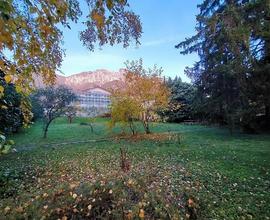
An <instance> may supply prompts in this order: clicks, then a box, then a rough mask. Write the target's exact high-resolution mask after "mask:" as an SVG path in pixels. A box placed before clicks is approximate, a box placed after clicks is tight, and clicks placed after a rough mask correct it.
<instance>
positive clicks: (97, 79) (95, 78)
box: [35, 69, 124, 92]
mask: <svg viewBox="0 0 270 220" xmlns="http://www.w3.org/2000/svg"><path fill="white" fill-rule="evenodd" d="M123 79H124V70H123V69H120V70H119V71H118V72H112V71H108V70H105V69H99V70H95V71H88V72H82V73H77V74H74V75H70V76H63V75H57V78H56V85H64V86H67V87H69V88H72V89H73V90H74V91H75V92H81V91H83V90H86V89H90V88H94V87H100V88H103V89H107V90H110V89H114V88H116V87H119V86H121V85H122V84H123ZM35 81H36V86H37V87H42V82H41V80H40V79H39V80H35Z"/></svg>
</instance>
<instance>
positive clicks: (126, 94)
mask: <svg viewBox="0 0 270 220" xmlns="http://www.w3.org/2000/svg"><path fill="white" fill-rule="evenodd" d="M161 73H162V68H158V67H157V66H154V67H153V68H149V69H145V68H144V66H143V61H142V59H140V60H137V61H131V62H130V61H127V62H126V72H125V79H124V87H123V88H120V89H117V90H116V91H114V92H113V99H115V100H116V101H114V102H113V103H112V104H115V105H120V104H121V103H122V102H124V103H126V104H127V103H128V106H129V107H131V106H132V109H130V108H117V107H115V106H112V109H113V110H114V109H118V110H120V109H121V110H122V111H124V112H122V113H121V114H124V115H126V116H127V115H131V116H132V117H133V116H137V115H139V120H140V121H141V122H142V124H143V126H144V129H145V132H146V133H150V128H149V123H150V121H151V120H153V118H154V113H157V111H158V110H160V109H162V108H165V107H167V105H168V97H169V90H168V88H167V86H166V85H165V82H164V79H163V78H162V77H161ZM130 111H133V112H130ZM112 113H114V114H115V115H117V114H119V113H118V111H116V112H114V111H113V112H112ZM114 117H115V116H114V115H112V118H114Z"/></svg>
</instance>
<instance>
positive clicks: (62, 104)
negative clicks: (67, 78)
mask: <svg viewBox="0 0 270 220" xmlns="http://www.w3.org/2000/svg"><path fill="white" fill-rule="evenodd" d="M75 100H76V95H75V94H74V93H73V92H72V91H71V90H70V89H68V88H66V87H63V86H60V87H47V88H42V89H39V90H37V91H36V92H35V93H34V95H33V98H32V102H34V103H36V104H35V106H36V107H38V108H40V109H42V118H43V120H44V135H43V137H44V138H46V137H47V132H48V128H49V125H50V124H51V122H52V121H53V120H55V119H56V118H58V117H60V116H63V115H64V114H65V113H66V112H67V111H69V108H70V104H71V103H72V102H73V101H75Z"/></svg>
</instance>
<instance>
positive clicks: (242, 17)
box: [176, 0, 270, 131]
mask: <svg viewBox="0 0 270 220" xmlns="http://www.w3.org/2000/svg"><path fill="white" fill-rule="evenodd" d="M199 8H200V13H199V14H198V16H197V27H196V30H197V34H196V35H195V36H193V37H191V38H187V39H186V40H185V41H183V42H181V43H180V44H178V45H177V46H176V47H177V48H180V49H182V51H181V53H182V54H188V53H193V52H196V53H198V54H199V57H200V61H199V62H197V63H196V64H195V65H194V66H193V68H187V69H186V74H187V75H188V76H189V77H191V79H192V80H193V82H194V83H195V85H196V86H197V87H198V93H197V99H196V100H197V104H198V106H200V111H201V114H202V115H204V117H206V118H208V119H209V120H211V121H215V122H219V123H220V124H228V125H229V128H230V130H231V131H232V129H233V127H234V124H235V123H236V124H240V125H241V126H242V127H243V128H244V129H246V130H249V131H255V130H257V129H258V128H262V127H263V126H262V125H260V123H259V116H263V117H264V118H265V119H266V121H268V124H269V94H268V92H266V91H270V87H269V82H270V78H269V74H270V72H269V54H270V53H269V41H270V31H269V30H270V29H269V23H270V22H269V18H270V17H269V13H270V6H269V1H267V0H257V1H248V0H225V1H221V0H204V1H203V3H202V4H201V5H199ZM255 124H257V125H255Z"/></svg>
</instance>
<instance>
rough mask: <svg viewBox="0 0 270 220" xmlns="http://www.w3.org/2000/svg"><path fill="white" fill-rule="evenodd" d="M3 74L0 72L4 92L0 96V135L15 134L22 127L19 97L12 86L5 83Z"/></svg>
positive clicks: (0, 82)
mask: <svg viewBox="0 0 270 220" xmlns="http://www.w3.org/2000/svg"><path fill="white" fill-rule="evenodd" d="M4 77H5V74H4V73H3V72H2V71H0V85H1V86H3V88H4V91H3V94H2V95H1V96H0V133H4V134H8V133H11V132H17V131H18V130H19V128H20V127H22V125H23V113H22V110H21V98H22V97H21V95H20V94H19V93H18V92H17V91H16V89H15V86H14V84H12V83H7V82H6V80H5V79H4Z"/></svg>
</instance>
